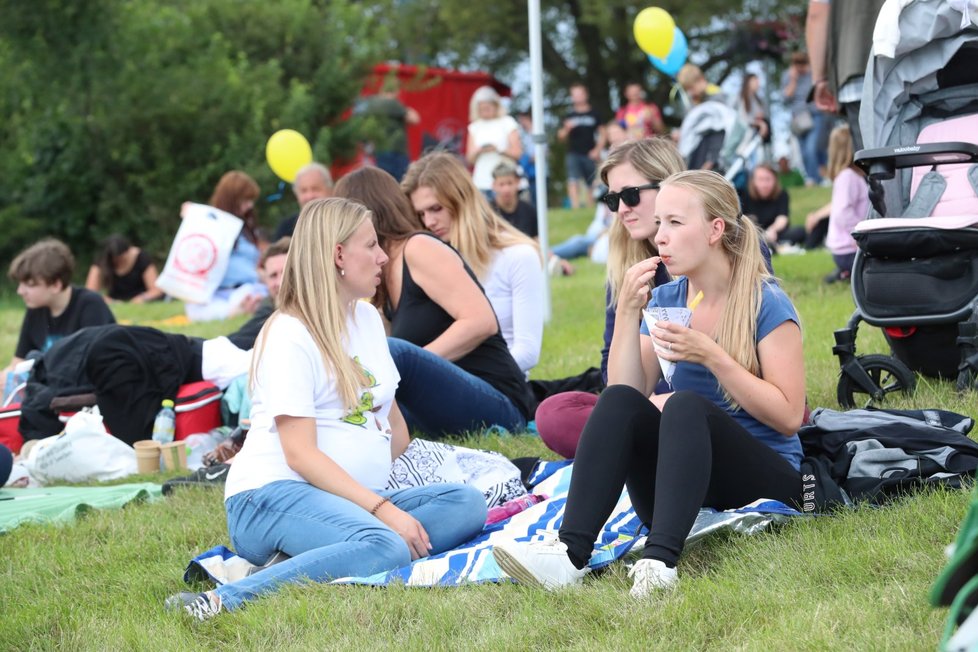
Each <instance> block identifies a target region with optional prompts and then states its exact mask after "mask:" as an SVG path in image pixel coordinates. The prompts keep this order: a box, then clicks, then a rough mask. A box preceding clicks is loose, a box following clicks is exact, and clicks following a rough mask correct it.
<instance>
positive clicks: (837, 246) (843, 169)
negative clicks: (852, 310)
mask: <svg viewBox="0 0 978 652" xmlns="http://www.w3.org/2000/svg"><path fill="white" fill-rule="evenodd" d="M852 156H853V151H852V134H850V133H849V127H848V126H847V125H842V126H841V127H836V128H835V129H833V130H832V133H831V135H830V136H829V165H828V177H829V178H830V179H832V204H831V208H830V212H829V230H828V233H826V235H825V248H826V249H828V250H829V252H830V253H831V254H832V259H833V260H834V261H835V266H836V269H835V271H834V272H832V273H831V274H829V275H828V276H826V277H825V282H826V283H835V282H836V281H848V280H849V276H850V275H851V274H852V263H853V261H855V259H856V250H857V249H858V247H857V246H856V241H855V240H853V239H852V230H853V229H854V228H855V227H856V225H857V224H858V223H859V222H862V221H863V220H864V219H866V217H867V216H868V215H869V191H868V188H867V185H866V175H865V174H863V171H862V170H860V169H859V168H857V167H856V166H855V165H854V164H853V162H852Z"/></svg>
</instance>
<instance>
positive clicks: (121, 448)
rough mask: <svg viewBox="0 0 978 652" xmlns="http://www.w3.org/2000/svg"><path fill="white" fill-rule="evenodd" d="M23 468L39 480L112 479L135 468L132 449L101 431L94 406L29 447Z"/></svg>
mask: <svg viewBox="0 0 978 652" xmlns="http://www.w3.org/2000/svg"><path fill="white" fill-rule="evenodd" d="M27 470H28V472H29V473H30V475H31V477H33V478H35V479H36V480H37V481H38V482H41V483H42V484H50V483H52V482H88V481H90V480H114V479H115V478H124V477H125V476H127V475H132V474H133V473H135V472H136V451H134V450H133V448H132V446H129V445H128V444H126V443H125V442H124V441H122V440H120V439H117V438H115V437H113V436H112V435H110V434H109V433H107V432H106V431H105V426H104V425H102V415H101V414H99V412H98V408H93V409H92V410H91V411H89V410H88V409H87V408H86V409H85V410H82V411H81V412H78V413H76V414H74V415H72V417H71V418H70V419H68V423H66V424H65V431H64V432H63V433H61V434H60V435H55V436H54V437H48V438H46V439H42V440H40V441H39V442H37V444H35V445H34V446H33V447H32V448H31V450H30V452H29V453H28V457H27Z"/></svg>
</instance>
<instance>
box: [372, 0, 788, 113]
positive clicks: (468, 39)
mask: <svg viewBox="0 0 978 652" xmlns="http://www.w3.org/2000/svg"><path fill="white" fill-rule="evenodd" d="M373 4H375V5H378V6H384V7H385V9H384V13H385V14H386V15H390V16H391V17H392V18H393V20H392V24H393V28H392V32H393V35H394V37H395V39H396V43H397V45H396V48H397V52H398V54H399V56H400V58H401V60H403V61H406V62H409V63H428V64H438V65H449V66H455V67H469V68H479V69H484V70H490V71H492V72H493V73H494V74H497V75H502V76H506V75H510V74H512V72H513V71H514V69H515V68H516V66H517V65H519V64H521V63H522V62H524V61H525V59H526V57H527V49H528V35H527V34H528V16H527V3H526V2H525V1H523V0H497V1H496V2H492V3H472V2H467V1H466V0H441V2H439V3H437V4H434V3H429V2H423V1H421V0H407V1H403V0H381V1H380V2H376V3H373ZM540 4H541V13H542V15H541V22H542V30H541V31H542V34H541V36H542V50H543V68H544V73H545V75H546V77H547V79H546V83H547V93H546V96H547V97H548V98H550V101H549V103H550V104H551V105H552V104H555V103H559V102H562V101H563V99H564V97H565V91H566V88H567V86H568V85H570V84H571V83H572V82H575V81H583V82H584V84H585V85H586V86H587V87H588V88H589V90H590V91H591V98H592V101H593V102H594V104H595V106H596V107H597V108H598V109H599V110H600V111H602V112H603V113H605V114H606V115H607V114H609V113H610V109H611V107H612V106H616V105H617V101H612V96H611V93H612V92H613V91H614V90H615V89H618V90H620V89H622V88H623V85H624V83H626V82H628V81H630V80H644V81H647V82H649V84H650V86H655V87H657V88H656V90H658V91H659V93H658V94H657V96H656V100H657V101H658V102H659V104H660V105H661V104H665V98H666V96H667V94H668V90H669V86H671V80H669V79H667V78H666V77H665V76H663V75H662V74H661V73H659V72H658V71H656V70H655V69H654V68H653V67H652V66H651V64H650V63H649V61H648V58H647V57H646V55H645V53H643V52H642V51H641V50H640V49H639V48H638V45H636V43H635V39H634V37H633V35H632V23H633V22H634V19H635V16H636V14H637V13H638V12H639V11H640V10H641V9H642V8H643V7H644V6H645V5H643V4H641V3H635V2H632V1H630V0H559V1H556V2H542V3H540ZM654 4H655V5H656V6H660V7H662V8H663V9H665V10H666V11H668V12H669V13H670V14H671V15H672V16H673V19H674V20H675V21H676V25H678V26H679V28H680V29H682V30H683V32H684V33H685V34H686V36H687V37H688V39H689V43H690V52H691V53H697V54H698V55H701V56H702V55H706V56H707V57H709V60H708V61H707V63H706V65H707V67H713V66H716V67H717V70H715V71H714V74H712V75H711V78H712V80H713V81H720V80H721V79H722V78H723V77H725V76H726V74H728V73H729V72H730V71H731V70H732V69H733V68H735V67H737V66H742V65H743V64H745V63H746V62H747V61H749V60H750V59H751V58H754V57H755V56H758V55H760V56H770V54H769V53H768V54H765V52H766V51H767V50H770V49H772V48H773V49H775V50H776V49H777V46H779V45H780V41H781V40H783V39H784V38H785V37H787V38H788V39H797V38H798V37H799V34H800V28H799V25H800V17H801V15H802V13H803V11H804V7H805V6H806V5H807V3H806V2H804V0H787V1H785V0H700V1H699V2H693V3H691V2H684V1H683V0H662V1H660V2H656V3H654ZM774 24H777V25H781V26H782V27H781V28H779V29H778V30H772V29H769V27H770V26H771V25H774ZM755 25H760V26H758V27H753V26H755ZM764 25H767V26H768V27H763V26H764ZM418 33H425V34H426V35H427V38H425V39H423V40H422V39H418V38H417V34H418ZM755 33H756V34H755ZM753 35H756V36H758V38H757V39H754V38H753ZM745 39H746V40H745ZM762 40H763V47H756V48H755V47H754V46H755V45H758V44H760V43H761V41H762ZM745 42H746V43H750V44H752V45H751V47H750V48H745V47H743V45H744V43H745ZM704 58H705V57H704ZM697 60H700V59H697ZM555 100H556V101H557V102H555Z"/></svg>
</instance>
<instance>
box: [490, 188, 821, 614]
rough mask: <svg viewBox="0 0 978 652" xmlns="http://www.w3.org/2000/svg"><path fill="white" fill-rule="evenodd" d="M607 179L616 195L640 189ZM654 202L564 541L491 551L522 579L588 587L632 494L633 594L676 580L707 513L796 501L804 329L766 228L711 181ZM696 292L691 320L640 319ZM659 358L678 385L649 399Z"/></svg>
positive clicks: (629, 275) (571, 496)
mask: <svg viewBox="0 0 978 652" xmlns="http://www.w3.org/2000/svg"><path fill="white" fill-rule="evenodd" d="M610 178H611V181H612V183H611V187H612V188H615V187H619V188H621V187H622V186H623V185H627V186H637V185H642V184H639V183H638V180H637V179H635V178H627V177H625V176H624V175H615V174H612V175H611V177H610ZM645 192H652V190H651V189H650V190H648V191H645ZM655 204H656V206H655V212H654V223H655V224H656V225H657V227H658V228H657V231H656V234H655V244H656V245H657V247H658V249H659V255H658V256H653V257H651V258H649V259H647V260H643V261H641V262H639V263H637V264H635V265H633V266H632V267H631V268H629V270H628V271H627V272H626V273H625V274H624V277H623V278H622V281H621V286H620V291H619V294H618V304H617V312H618V319H617V321H616V325H615V333H614V338H613V340H612V345H611V356H610V360H609V364H608V379H609V383H610V385H609V387H608V389H606V390H605V391H604V393H602V394H601V397H600V398H599V399H598V402H597V405H596V406H595V408H594V411H593V412H592V413H591V417H590V418H589V419H588V422H587V425H586V426H585V428H584V432H583V433H582V434H581V441H580V445H579V446H578V449H577V457H576V459H575V464H574V474H573V476H572V477H571V484H570V490H569V493H568V496H567V504H566V508H565V511H564V518H563V522H562V523H561V526H560V532H559V534H558V536H556V537H548V538H546V539H545V540H543V541H537V542H532V543H519V542H515V541H514V542H503V543H500V544H496V545H495V547H494V548H493V555H494V557H495V559H496V561H497V562H498V563H499V566H500V567H501V568H502V569H503V570H504V571H506V573H508V574H509V575H510V576H511V577H513V578H515V579H516V580H518V581H520V582H524V583H529V584H535V585H538V586H543V587H545V588H548V589H556V588H559V587H561V586H566V585H569V584H575V583H578V582H580V581H581V579H582V578H583V576H584V575H585V574H586V573H587V570H588V567H587V564H588V561H589V559H590V557H591V553H592V551H593V548H594V541H595V538H596V537H597V534H598V531H599V530H600V528H601V527H602V526H603V525H604V523H605V521H606V519H607V518H608V516H609V515H610V514H611V512H612V510H613V509H614V507H615V505H616V503H617V502H618V499H619V496H620V495H621V490H622V489H623V488H624V487H626V486H627V487H628V494H629V497H630V498H631V502H632V506H633V507H634V509H635V512H636V514H637V515H638V516H639V517H640V518H641V519H642V522H643V523H645V524H646V525H647V526H648V527H649V535H648V537H647V539H646V544H645V549H644V550H643V553H642V558H641V559H640V560H639V561H638V562H637V563H636V564H635V565H634V566H633V568H632V570H631V572H630V573H629V575H630V576H631V577H633V578H634V584H633V586H632V589H631V595H632V596H633V597H635V598H644V597H646V596H648V595H650V594H652V593H654V592H658V591H662V590H668V589H673V588H674V587H675V586H676V584H677V582H678V577H677V573H676V563H677V561H678V559H679V556H680V555H681V553H682V551H683V547H684V545H685V541H686V537H687V535H688V534H689V531H690V528H691V527H692V525H693V522H694V520H695V519H696V516H697V514H698V512H699V509H700V508H701V507H703V506H708V507H713V508H716V509H730V508H734V507H741V506H743V505H746V504H748V503H750V502H752V501H754V500H757V499H759V498H771V499H774V500H780V501H782V502H784V503H789V504H790V503H797V502H798V500H799V498H800V497H801V495H800V494H801V491H800V490H801V475H800V473H799V465H800V463H801V458H802V452H801V444H800V442H799V440H798V437H797V435H796V434H795V433H796V431H797V430H798V428H799V427H800V426H801V423H802V418H803V414H804V411H805V371H804V357H803V355H802V338H801V328H800V326H799V322H798V314H797V312H796V311H795V308H794V306H793V305H792V304H791V300H790V299H789V298H788V297H787V295H785V293H784V291H783V290H781V288H780V287H779V286H778V284H777V282H776V281H775V280H774V279H773V277H771V275H770V274H769V273H768V272H767V268H766V265H765V262H764V258H763V256H762V255H761V251H760V246H759V245H760V234H759V232H758V229H757V227H756V226H755V225H754V223H753V222H752V221H750V220H749V219H748V218H746V217H745V216H744V215H743V213H741V210H740V202H739V201H738V199H737V192H736V190H734V187H733V186H732V185H731V184H730V182H728V181H727V180H726V179H724V178H723V177H722V176H720V175H719V174H716V173H715V172H709V171H705V170H693V171H688V172H680V173H678V174H674V175H672V176H670V177H668V178H666V179H665V180H664V181H662V183H661V186H660V189H659V190H658V191H657V197H656V199H655ZM623 219H624V220H625V221H626V223H627V217H625V216H623ZM663 266H665V267H667V268H668V269H669V271H670V273H671V274H672V275H673V276H675V277H676V280H675V281H672V282H670V283H667V284H665V285H662V286H659V287H656V288H655V289H654V290H653V291H652V292H651V300H649V295H650V293H649V287H648V285H649V282H650V281H651V280H652V279H653V278H654V277H655V275H656V273H657V272H658V270H659V268H660V267H663ZM700 293H702V301H699V305H698V306H696V309H695V310H694V311H693V313H692V319H691V321H690V322H689V326H688V327H687V326H683V325H681V324H679V323H675V322H669V321H656V322H654V323H653V324H650V325H649V327H651V331H650V328H649V327H647V326H646V325H645V324H643V325H642V327H641V328H638V327H636V326H635V323H636V322H637V321H638V320H640V319H641V315H642V310H643V308H645V307H646V305H647V304H648V305H649V306H650V307H661V308H682V307H685V306H689V305H690V303H691V301H692V300H693V298H694V297H696V296H698V295H700ZM663 360H666V361H669V362H671V363H673V364H674V365H675V367H674V368H673V373H672V377H671V385H672V390H674V391H673V392H671V393H666V394H661V395H654V396H652V397H651V398H649V395H650V394H651V392H652V389H653V387H655V385H656V383H657V382H658V380H659V378H660V377H661V375H662V374H661V371H660V364H661V362H662V361H663Z"/></svg>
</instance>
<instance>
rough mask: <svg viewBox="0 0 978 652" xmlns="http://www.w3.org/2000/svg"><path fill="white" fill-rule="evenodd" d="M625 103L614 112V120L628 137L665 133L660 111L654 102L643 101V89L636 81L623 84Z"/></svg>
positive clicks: (633, 138) (644, 136)
mask: <svg viewBox="0 0 978 652" xmlns="http://www.w3.org/2000/svg"><path fill="white" fill-rule="evenodd" d="M624 96H625V103H624V104H622V105H621V108H620V109H618V112H617V113H616V114H615V121H616V122H617V123H618V124H620V125H621V126H622V128H623V129H624V130H625V133H627V134H628V138H630V139H631V140H639V139H641V138H647V137H648V136H655V135H661V134H665V133H666V125H665V123H664V122H662V112H661V111H660V110H659V107H658V106H657V105H656V104H655V103H654V102H646V101H645V90H644V89H643V88H642V86H641V84H639V83H637V82H629V83H628V84H627V85H626V86H625V93H624Z"/></svg>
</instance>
